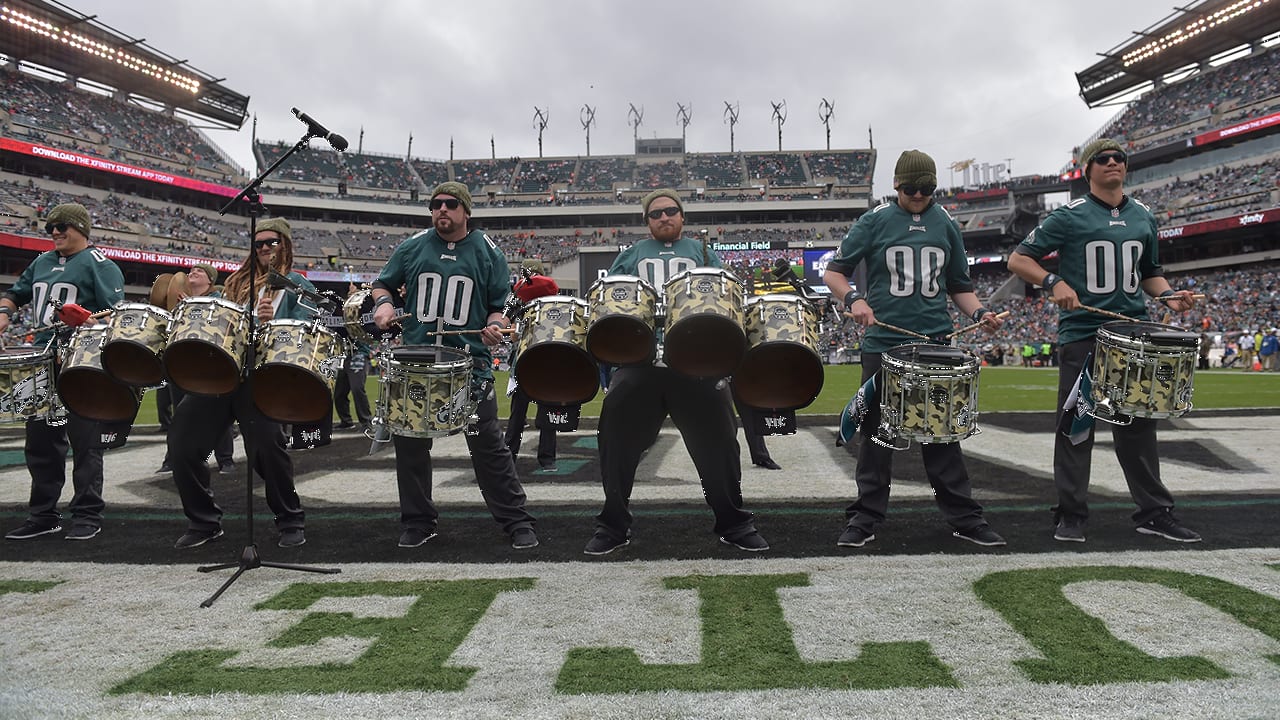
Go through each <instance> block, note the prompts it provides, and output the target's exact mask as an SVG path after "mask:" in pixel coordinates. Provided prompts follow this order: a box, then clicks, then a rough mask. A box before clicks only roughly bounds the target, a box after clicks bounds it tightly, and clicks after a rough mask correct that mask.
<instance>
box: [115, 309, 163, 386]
mask: <svg viewBox="0 0 1280 720" xmlns="http://www.w3.org/2000/svg"><path fill="white" fill-rule="evenodd" d="M171 322H173V316H172V315H170V314H169V313H167V312H165V311H164V310H161V309H160V308H158V307H156V306H154V305H149V304H146V303H122V304H121V305H118V306H117V307H116V308H115V312H113V313H112V315H111V319H110V321H108V323H107V325H108V326H109V327H110V328H111V329H110V330H109V331H108V332H107V339H106V344H104V345H103V346H102V367H103V368H105V369H106V371H107V373H108V374H110V375H111V376H112V377H114V378H115V379H117V380H119V381H120V382H122V383H124V384H126V385H134V386H138V387H155V386H157V385H160V384H161V383H163V382H164V363H162V362H161V361H160V355H161V353H162V352H164V346H165V343H166V342H167V341H168V340H169V323H171Z"/></svg>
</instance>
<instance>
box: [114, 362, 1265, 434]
mask: <svg viewBox="0 0 1280 720" xmlns="http://www.w3.org/2000/svg"><path fill="white" fill-rule="evenodd" d="M861 373H862V371H861V368H860V367H859V366H857V365H828V366H826V380H825V383H824V384H823V388H822V394H820V395H819V396H818V399H817V400H816V401H814V402H813V404H812V405H810V406H809V407H807V408H804V409H803V410H801V411H800V413H799V414H801V415H838V414H839V413H840V411H841V410H842V409H844V406H845V404H846V403H848V402H849V398H850V397H852V396H853V393H854V392H855V391H856V390H857V388H858V380H859V378H860V377H861ZM978 379H979V382H980V387H979V396H978V397H979V403H978V404H979V409H980V411H981V412H1007V411H1016V410H1049V409H1051V408H1052V407H1053V406H1054V403H1055V398H1056V395H1057V385H1058V372H1057V370H1056V369H1055V368H1021V367H988V368H983V369H982V371H981V373H980V375H979V378H978ZM496 383H497V387H498V388H499V389H500V390H505V389H506V387H507V373H504V372H500V373H497V374H496ZM1195 386H1196V389H1195V397H1194V399H1193V401H1192V402H1193V403H1194V404H1195V407H1196V408H1200V409H1222V408H1233V409H1235V408H1251V409H1256V408H1280V373H1253V372H1249V373H1246V372H1241V371H1239V370H1202V371H1200V372H1197V373H1196V380H1195ZM366 387H367V388H368V392H369V402H370V403H371V404H373V405H375V406H376V404H377V400H378V380H377V378H376V377H370V378H369V381H368V384H367V386H366ZM603 400H604V395H603V394H597V395H596V397H595V399H593V400H592V401H591V402H589V403H587V404H586V405H584V406H583V408H582V416H583V417H599V415H600V404H601V402H603ZM507 405H508V404H507V397H506V395H505V394H503V393H499V395H498V409H499V415H500V416H501V417H504V418H505V417H506V416H507V412H508V410H507ZM374 412H375V413H376V412H377V410H376V407H375V410H374ZM1192 412H1193V413H1194V412H1195V410H1192ZM155 423H156V403H155V396H154V395H153V394H151V393H148V394H147V395H145V396H144V397H143V399H142V408H141V409H140V410H139V411H138V420H137V423H136V424H139V425H153V424H155Z"/></svg>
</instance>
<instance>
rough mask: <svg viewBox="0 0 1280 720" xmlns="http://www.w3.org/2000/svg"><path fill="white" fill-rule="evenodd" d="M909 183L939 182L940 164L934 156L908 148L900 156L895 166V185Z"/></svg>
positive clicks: (934, 183) (930, 183)
mask: <svg viewBox="0 0 1280 720" xmlns="http://www.w3.org/2000/svg"><path fill="white" fill-rule="evenodd" d="M904 183H905V184H907V185H934V186H936V185H937V184H938V166H937V165H935V164H934V162H933V158H931V157H929V156H928V155H926V154H924V153H922V152H920V151H919V150H906V151H904V152H903V153H902V154H901V155H899V156H898V164H897V165H894V166H893V184H894V187H897V186H898V185H902V184H904Z"/></svg>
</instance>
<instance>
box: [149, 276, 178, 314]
mask: <svg viewBox="0 0 1280 720" xmlns="http://www.w3.org/2000/svg"><path fill="white" fill-rule="evenodd" d="M172 279H173V273H160V274H159V275H157V276H156V279H155V282H153V283H151V294H150V295H148V296H147V302H149V303H151V304H152V305H155V306H156V307H158V308H164V309H166V310H170V309H172V308H168V307H165V305H166V304H167V303H168V299H169V281H170V280H172Z"/></svg>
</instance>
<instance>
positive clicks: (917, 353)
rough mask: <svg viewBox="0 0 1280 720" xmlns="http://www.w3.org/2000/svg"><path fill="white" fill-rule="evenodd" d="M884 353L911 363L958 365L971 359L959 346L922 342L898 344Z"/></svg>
mask: <svg viewBox="0 0 1280 720" xmlns="http://www.w3.org/2000/svg"><path fill="white" fill-rule="evenodd" d="M885 354H886V355H889V356H890V357H892V358H894V359H896V360H902V361H904V362H908V363H913V364H914V363H924V364H928V365H952V366H959V365H964V364H965V363H968V362H970V361H972V360H973V357H972V356H971V355H970V354H969V353H967V352H965V351H963V350H961V349H960V348H954V347H949V346H947V345H926V344H924V343H911V344H908V345H899V346H898V347H895V348H889V351H888V352H886V353H885Z"/></svg>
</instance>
